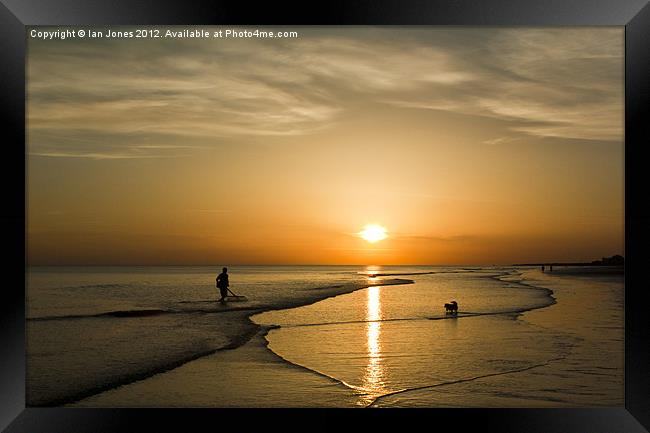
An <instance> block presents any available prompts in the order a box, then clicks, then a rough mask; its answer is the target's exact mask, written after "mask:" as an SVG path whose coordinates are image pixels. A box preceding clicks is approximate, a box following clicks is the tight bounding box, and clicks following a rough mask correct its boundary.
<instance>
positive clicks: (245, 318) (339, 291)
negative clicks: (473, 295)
mask: <svg viewBox="0 0 650 433" xmlns="http://www.w3.org/2000/svg"><path fill="white" fill-rule="evenodd" d="M413 283H414V281H413V280H409V279H403V278H394V279H390V280H377V281H367V282H350V283H344V284H338V285H333V286H324V287H319V288H316V289H309V290H308V291H305V293H306V294H311V295H312V296H304V297H301V298H298V299H293V300H290V301H285V302H280V303H279V304H278V305H262V306H259V307H251V308H246V307H240V308H237V307H235V308H233V309H230V310H229V309H227V307H225V308H219V309H216V310H190V311H184V310H178V311H167V312H165V313H163V314H184V313H194V312H201V313H207V314H230V315H233V314H236V313H239V312H241V313H243V314H241V315H240V316H241V317H234V321H236V322H238V325H240V326H241V328H239V330H240V331H242V332H240V333H235V334H232V335H227V338H228V340H229V343H228V344H225V345H223V346H220V347H216V348H214V349H210V350H205V351H202V352H199V353H195V354H191V355H189V356H187V357H184V358H181V359H177V360H174V361H171V362H167V363H164V364H161V365H156V366H154V367H153V368H150V369H146V370H144V371H139V372H134V373H131V374H125V375H122V376H121V377H120V378H119V379H117V380H113V381H110V382H109V383H105V384H102V385H99V386H93V387H90V388H87V389H85V390H82V391H79V392H76V393H74V394H71V395H69V396H65V397H59V398H53V399H50V400H48V401H47V402H46V403H39V404H30V403H28V404H27V405H28V406H29V407H59V406H70V405H75V404H76V403H79V402H81V401H83V400H84V399H86V398H89V397H93V396H96V395H99V394H101V393H104V392H106V391H111V390H113V389H117V388H119V387H122V386H126V385H130V384H133V383H136V382H141V381H144V380H147V379H149V378H151V377H153V376H155V375H157V374H161V373H166V372H169V371H171V370H174V369H176V368H179V367H182V366H183V365H185V364H187V363H189V362H192V361H196V360H198V359H201V358H204V357H207V356H210V355H214V354H216V353H218V352H222V351H228V350H235V349H238V348H240V347H242V346H243V345H245V344H246V343H248V342H249V341H250V340H251V339H253V338H254V337H255V336H256V335H258V334H259V333H260V331H261V330H263V326H262V325H259V324H256V323H255V322H253V321H252V320H251V317H252V316H254V315H256V314H261V313H265V312H267V311H277V310H287V309H292V308H300V307H304V306H307V305H311V304H314V303H316V302H319V301H322V300H324V299H328V298H331V297H335V296H339V295H343V294H347V293H352V292H355V291H358V290H363V289H366V288H369V287H374V286H394V285H405V284H413ZM314 295H315V296H314ZM219 307H221V306H219ZM94 317H104V315H102V316H94V315H93V316H87V317H82V318H94ZM73 319H77V318H76V317H74V318H73ZM31 320H36V321H41V320H62V318H59V317H56V316H55V317H49V318H43V319H41V320H39V319H38V318H33V319H31ZM268 330H270V329H268ZM268 330H266V331H265V333H266V332H268ZM263 340H264V341H265V342H266V341H267V340H266V338H264V339H263ZM267 350H269V351H270V352H271V353H273V355H276V354H275V353H274V352H273V351H271V350H270V349H267ZM276 356H278V355H276ZM280 358H281V357H280ZM283 361H285V360H284V359H283ZM330 379H332V380H336V379H333V378H330ZM27 401H28V402H29V397H28V398H27Z"/></svg>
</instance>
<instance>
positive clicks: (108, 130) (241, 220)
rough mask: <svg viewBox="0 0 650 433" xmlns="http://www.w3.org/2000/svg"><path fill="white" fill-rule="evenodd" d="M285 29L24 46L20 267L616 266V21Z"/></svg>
mask: <svg viewBox="0 0 650 433" xmlns="http://www.w3.org/2000/svg"><path fill="white" fill-rule="evenodd" d="M296 29H297V30H298V32H299V37H298V38H296V39H286V40H256V39H238V40H234V39H233V40H219V41H217V40H213V39H208V40H201V39H199V40H190V39H174V40H163V41H158V40H133V39H128V40H121V39H101V40H79V39H67V40H64V41H60V40H53V41H39V40H29V41H28V42H29V44H28V62H27V65H28V67H27V74H28V75H27V80H28V81H27V103H28V104H27V110H28V113H27V122H28V123H27V132H28V142H27V155H26V158H27V212H28V213H27V254H28V257H27V259H28V263H29V264H32V265H75V264H79V265H103V264H107V265H108V264H114V265H140V264H142V265H144V264H156V265H165V264H512V263H522V262H534V261H591V260H595V259H598V258H601V257H603V256H610V255H613V254H622V253H623V247H624V235H623V233H624V231H623V228H624V214H623V209H624V206H623V205H624V202H623V197H624V183H623V168H624V159H623V158H624V144H623V37H624V34H623V29H622V28H588V27H582V28H557V29H544V28H531V29H527V28H482V29H479V28H469V27H468V28H464V27H460V28H427V27H403V28H402V27H389V28H382V27H349V28H336V27H332V28H320V27H314V28H309V27H298V28H296ZM292 30H295V29H292ZM369 224H377V225H379V226H381V227H383V228H385V230H386V237H385V239H380V240H377V241H376V242H368V241H367V240H366V239H364V238H363V237H362V236H360V233H361V232H362V231H363V230H364V227H366V226H367V225H369ZM375 234H376V233H375ZM379 237H381V236H379Z"/></svg>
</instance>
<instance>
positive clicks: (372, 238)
mask: <svg viewBox="0 0 650 433" xmlns="http://www.w3.org/2000/svg"><path fill="white" fill-rule="evenodd" d="M358 235H359V236H361V237H362V238H363V239H365V240H367V241H368V242H371V243H375V242H379V241H380V240H382V239H386V238H387V237H388V235H387V234H386V229H385V228H384V227H382V226H380V225H378V224H368V225H367V226H365V227H364V228H363V230H361V231H360V232H359V233H358Z"/></svg>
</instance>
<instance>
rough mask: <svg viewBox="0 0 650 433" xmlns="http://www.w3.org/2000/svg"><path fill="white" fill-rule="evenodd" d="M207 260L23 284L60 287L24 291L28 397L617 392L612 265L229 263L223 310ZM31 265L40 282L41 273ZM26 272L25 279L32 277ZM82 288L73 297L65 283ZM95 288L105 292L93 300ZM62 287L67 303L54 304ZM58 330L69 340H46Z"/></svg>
mask: <svg viewBox="0 0 650 433" xmlns="http://www.w3.org/2000/svg"><path fill="white" fill-rule="evenodd" d="M209 271H212V270H208V269H205V268H198V267H197V268H191V269H187V268H177V269H167V268H166V269H162V270H161V269H158V270H155V272H153V273H152V269H140V270H136V272H134V271H133V270H132V269H119V270H113V271H111V272H106V270H102V269H98V270H96V271H95V272H94V273H93V272H91V273H87V274H86V275H85V276H82V277H80V276H79V272H78V271H77V270H70V271H69V272H68V273H67V274H65V275H64V276H63V277H61V276H60V275H59V278H58V279H59V280H66V279H67V281H59V284H53V285H52V287H49V288H41V289H40V290H36V289H35V290H34V292H37V293H38V295H39V299H42V298H43V297H44V293H49V292H52V293H57V294H59V295H60V294H61V293H65V291H66V290H67V291H68V292H70V293H71V295H70V298H69V299H68V301H62V300H61V296H59V302H58V304H59V305H58V306H57V308H56V309H53V308H52V306H51V303H50V306H45V305H44V304H38V303H36V302H35V303H33V304H29V303H28V307H29V308H28V317H30V320H28V333H29V334H28V335H29V339H28V343H29V344H28V366H29V369H28V400H29V404H30V405H69V406H83V407H585V406H589V407H591V406H621V405H622V404H623V308H622V306H623V277H622V275H611V274H599V275H591V274H582V275H571V274H567V273H564V274H561V273H558V274H555V273H549V272H546V273H542V272H540V271H539V270H538V269H536V268H514V267H459V266H456V267H399V266H391V267H382V268H365V267H284V268H281V267H250V268H248V269H246V268H243V267H242V268H241V269H234V270H233V271H232V272H233V273H232V275H233V276H238V277H239V279H238V280H236V279H234V277H231V278H233V281H238V285H233V286H232V287H233V290H234V291H235V292H236V293H238V294H240V293H241V294H243V295H245V296H246V297H247V298H248V299H249V301H248V302H233V303H229V304H226V305H225V306H223V305H221V304H218V303H215V302H214V298H215V293H214V288H213V287H211V285H210V283H206V281H205V279H206V278H207V276H208V275H209ZM40 272H41V274H40V277H45V276H47V278H43V280H47V281H53V280H54V279H53V278H52V274H51V272H52V271H51V270H40ZM48 272H50V273H49V274H48ZM34 275H35V276H33V278H32V280H31V281H33V282H34V285H35V286H36V285H38V284H42V283H41V282H40V281H41V280H39V275H38V273H35V274H34ZM211 278H214V275H212V277H211ZM108 279H113V280H115V279H117V280H119V281H121V282H118V283H116V284H118V285H119V284H121V285H122V286H121V288H118V287H114V286H111V287H108V288H106V287H104V288H103V289H98V288H97V287H95V286H97V285H101V284H104V285H105V284H106V283H105V282H104V280H108ZM73 280H74V281H73ZM82 280H83V281H82ZM208 281H209V280H208ZM61 282H64V283H66V284H68V286H64V287H68V288H67V289H62V287H61V284H60V283H61ZM80 282H84V283H91V282H95V283H97V282H99V283H101V284H94V285H93V284H81V285H80V284H78V283H80ZM145 282H146V284H145ZM163 282H164V284H163ZM72 283H75V284H77V285H74V284H72ZM154 283H155V284H154ZM199 283H200V284H199ZM90 286H93V287H92V288H90ZM143 286H147V287H146V289H143V288H142V287H143ZM80 287H81V288H80ZM134 287H140V289H139V291H140V296H139V297H134V296H133V292H134V291H137V290H135V289H134ZM179 287H180V288H183V287H184V288H189V287H192V288H193V291H192V293H191V295H190V296H189V298H190V299H187V298H188V293H189V289H187V290H178V289H179ZM93 290H94V291H95V296H93V297H92V298H88V299H89V300H88V303H87V304H85V305H84V299H85V298H84V297H83V296H80V295H79V293H86V292H89V291H93ZM97 290H100V291H101V290H103V293H104V295H103V296H102V297H103V298H105V299H102V300H98V299H97V296H96V294H97ZM73 293H76V296H74V297H73ZM108 294H110V296H107V295H108ZM154 295H156V296H155V297H154ZM210 297H211V298H212V299H210ZM64 298H65V297H64ZM72 299H75V303H76V304H77V305H76V306H74V307H73V306H70V305H67V306H66V305H62V304H66V303H69V302H71V301H72ZM90 299H92V300H93V301H92V302H91V301H90ZM161 299H164V302H160V300H161ZM451 300H456V301H458V303H459V312H458V314H457V315H456V314H446V313H445V311H444V308H442V306H443V304H444V303H445V302H449V301H451ZM107 306H108V307H110V308H107ZM116 307H119V308H116ZM53 310H55V311H53ZM107 310H109V311H107ZM119 311H121V312H122V313H116V312H119ZM126 311H129V313H124V312H126ZM82 312H83V313H84V314H79V313H82ZM46 313H47V314H46ZM52 313H56V314H52ZM80 337H83V338H80ZM62 341H69V342H70V347H65V346H64V347H65V350H60V349H58V351H57V349H55V348H54V346H56V347H57V348H60V347H61V346H60V343H61V342H62Z"/></svg>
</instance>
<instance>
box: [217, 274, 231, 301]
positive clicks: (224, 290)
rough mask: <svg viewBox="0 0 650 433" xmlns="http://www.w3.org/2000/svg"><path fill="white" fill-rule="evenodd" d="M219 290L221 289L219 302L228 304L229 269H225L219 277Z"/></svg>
mask: <svg viewBox="0 0 650 433" xmlns="http://www.w3.org/2000/svg"><path fill="white" fill-rule="evenodd" d="M216 285H217V289H219V292H220V293H221V299H219V302H222V303H223V302H226V296H228V286H229V285H230V283H229V282H228V268H223V270H222V272H221V273H220V274H219V275H217V283H216Z"/></svg>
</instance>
